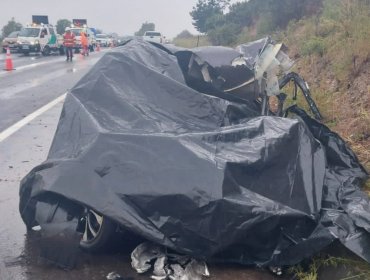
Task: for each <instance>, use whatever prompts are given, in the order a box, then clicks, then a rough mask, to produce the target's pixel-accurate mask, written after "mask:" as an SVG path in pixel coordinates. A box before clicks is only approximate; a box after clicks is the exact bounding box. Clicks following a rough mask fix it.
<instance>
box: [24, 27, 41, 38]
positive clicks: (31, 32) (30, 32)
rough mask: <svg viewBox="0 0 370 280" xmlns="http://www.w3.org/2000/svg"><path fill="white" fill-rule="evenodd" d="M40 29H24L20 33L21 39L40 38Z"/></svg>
mask: <svg viewBox="0 0 370 280" xmlns="http://www.w3.org/2000/svg"><path fill="white" fill-rule="evenodd" d="M39 34H40V28H23V29H22V30H21V32H20V33H19V36H20V37H38V36H39Z"/></svg>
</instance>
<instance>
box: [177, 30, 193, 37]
mask: <svg viewBox="0 0 370 280" xmlns="http://www.w3.org/2000/svg"><path fill="white" fill-rule="evenodd" d="M192 37H193V34H191V33H190V32H189V31H188V30H183V31H181V32H180V33H179V34H178V35H177V36H176V39H187V38H192Z"/></svg>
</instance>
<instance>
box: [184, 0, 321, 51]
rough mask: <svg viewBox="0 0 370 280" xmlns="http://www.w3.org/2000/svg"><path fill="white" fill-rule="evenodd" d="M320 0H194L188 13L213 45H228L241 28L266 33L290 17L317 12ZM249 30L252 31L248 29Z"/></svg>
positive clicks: (294, 18)
mask: <svg viewBox="0 0 370 280" xmlns="http://www.w3.org/2000/svg"><path fill="white" fill-rule="evenodd" d="M322 2H323V0H249V1H244V2H238V3H235V4H232V5H230V0H198V2H197V3H196V5H195V6H194V7H193V9H192V11H191V12H190V15H191V17H192V19H193V25H194V27H195V28H196V29H197V30H198V31H199V32H201V33H205V34H207V35H208V37H209V39H210V40H211V42H212V43H213V44H215V45H229V44H232V43H233V42H235V41H236V40H237V37H238V35H239V34H240V33H242V32H243V30H246V29H249V32H250V33H253V32H254V33H255V34H268V33H270V32H274V31H276V30H278V29H282V28H284V27H286V26H287V24H288V23H289V22H290V21H291V20H298V19H301V18H302V17H304V16H309V15H312V14H314V13H317V12H318V11H319V10H320V9H321V7H322ZM251 29H253V30H251Z"/></svg>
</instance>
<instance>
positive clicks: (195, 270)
mask: <svg viewBox="0 0 370 280" xmlns="http://www.w3.org/2000/svg"><path fill="white" fill-rule="evenodd" d="M154 260H155V262H154V269H153V275H152V276H151V277H150V278H151V279H154V280H166V279H171V280H201V279H202V277H203V276H206V277H208V276H210V274H209V271H208V267H207V264H206V263H205V262H203V261H197V260H195V259H192V258H191V257H188V256H181V255H177V254H169V253H166V250H165V248H163V247H160V246H158V245H155V244H152V243H149V242H146V243H142V244H140V245H139V246H138V247H136V248H135V250H134V251H133V252H132V253H131V265H132V267H133V268H134V269H135V270H136V272H137V273H140V274H142V273H145V272H147V271H149V270H150V269H151V268H152V262H153V261H154Z"/></svg>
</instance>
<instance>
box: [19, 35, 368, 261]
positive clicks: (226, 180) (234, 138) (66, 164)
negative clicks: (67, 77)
mask: <svg viewBox="0 0 370 280" xmlns="http://www.w3.org/2000/svg"><path fill="white" fill-rule="evenodd" d="M218 55H222V53H218ZM184 75H186V73H183V72H182V71H181V68H180V66H179V64H178V61H177V58H176V56H174V55H172V54H171V53H170V52H165V51H163V50H162V49H159V48H157V47H155V46H153V45H151V44H149V43H146V42H142V41H131V42H129V43H127V44H126V45H125V46H123V47H120V48H117V49H115V50H114V51H111V52H109V53H107V54H106V55H104V57H103V58H102V59H101V60H100V61H99V62H98V63H97V64H96V65H95V66H94V67H93V68H92V70H91V71H90V72H89V73H88V74H87V75H86V76H85V77H84V78H82V79H81V80H80V81H79V82H78V84H77V85H76V86H75V87H74V88H73V89H72V90H71V92H70V93H69V94H68V95H67V98H66V101H65V104H64V107H63V111H62V114H61V118H60V121H59V124H58V128H57V132H56V135H55V138H54V140H53V144H52V147H51V149H50V153H49V156H48V158H47V161H46V162H45V163H44V164H42V165H40V166H38V167H36V168H35V169H34V170H32V171H31V172H30V173H29V174H28V176H27V177H26V178H25V179H24V180H23V181H22V184H21V193H22V192H24V190H26V189H31V190H32V197H33V198H36V199H37V197H38V196H40V195H41V194H43V195H45V194H49V193H53V194H57V195H60V196H62V197H65V198H68V199H70V200H72V201H73V202H76V203H79V204H81V205H84V206H86V207H90V208H92V209H95V210H96V211H98V212H99V213H102V214H103V215H105V216H107V217H110V218H111V219H113V220H114V221H116V222H117V223H119V224H120V225H122V226H123V227H125V228H128V229H130V230H131V231H132V232H134V233H136V234H139V235H140V236H142V237H144V238H146V239H148V240H150V241H153V242H155V243H158V244H162V245H164V246H167V247H168V248H171V249H174V250H176V251H177V252H179V253H183V254H188V255H191V256H195V257H198V258H206V259H214V260H221V261H226V262H238V263H242V264H257V265H262V266H263V265H290V264H295V263H297V262H299V261H301V260H302V259H304V258H306V257H309V256H311V255H312V254H314V253H316V252H318V251H320V250H321V249H323V248H324V247H325V246H327V245H328V244H330V243H331V242H333V241H334V240H336V239H339V240H340V241H341V242H342V243H343V244H344V245H345V246H347V247H348V248H350V249H351V250H352V251H354V252H356V253H357V254H358V255H360V256H361V257H363V258H364V259H366V260H367V261H370V250H367V248H368V247H369V245H370V240H369V237H370V235H369V233H368V231H369V230H370V211H369V210H370V208H369V200H368V198H367V196H366V195H365V194H364V193H363V192H361V190H360V189H359V187H360V184H361V182H363V180H364V179H365V178H366V176H367V174H366V172H365V170H364V169H363V167H362V166H361V165H360V163H359V162H358V160H357V158H356V156H355V155H354V154H353V152H352V151H351V150H350V149H349V148H348V147H347V146H346V145H345V143H344V141H343V140H341V139H340V137H339V136H338V135H336V134H334V133H333V132H331V131H330V130H329V129H328V128H326V127H325V126H323V125H322V124H320V123H318V122H316V121H314V120H313V119H311V118H310V117H309V116H308V115H307V114H306V113H305V112H304V111H302V110H300V109H299V108H292V110H291V111H292V116H294V117H292V118H279V117H267V116H258V114H259V111H258V110H255V108H254V107H253V106H248V104H239V103H233V102H231V101H227V100H224V99H221V98H218V97H214V96H209V95H205V94H203V93H200V92H198V91H195V90H193V89H191V88H190V87H189V86H187V85H186V82H185V80H186V77H185V78H184Z"/></svg>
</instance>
